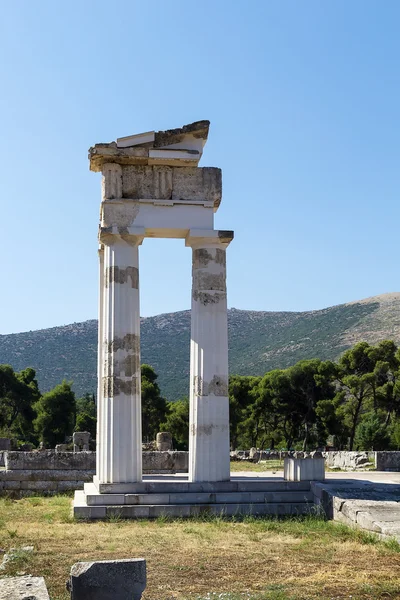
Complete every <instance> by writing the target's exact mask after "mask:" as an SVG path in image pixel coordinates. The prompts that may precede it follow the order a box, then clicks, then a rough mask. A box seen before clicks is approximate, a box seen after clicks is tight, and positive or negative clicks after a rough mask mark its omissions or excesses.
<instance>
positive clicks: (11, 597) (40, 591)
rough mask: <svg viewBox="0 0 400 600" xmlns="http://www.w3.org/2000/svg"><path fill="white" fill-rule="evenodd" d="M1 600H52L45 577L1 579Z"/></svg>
mask: <svg viewBox="0 0 400 600" xmlns="http://www.w3.org/2000/svg"><path fill="white" fill-rule="evenodd" d="M0 598H1V600H50V597H49V594H48V592H47V587H46V584H45V582H44V579H43V577H31V576H30V575H29V576H27V577H6V578H4V579H0Z"/></svg>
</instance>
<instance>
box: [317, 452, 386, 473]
mask: <svg viewBox="0 0 400 600" xmlns="http://www.w3.org/2000/svg"><path fill="white" fill-rule="evenodd" d="M375 454H376V453H375V452H348V451H346V450H343V451H337V452H336V451H330V452H323V453H322V455H323V457H324V458H325V463H326V466H327V467H330V468H337V469H344V470H356V469H363V468H364V469H365V468H366V467H368V466H371V464H372V466H375Z"/></svg>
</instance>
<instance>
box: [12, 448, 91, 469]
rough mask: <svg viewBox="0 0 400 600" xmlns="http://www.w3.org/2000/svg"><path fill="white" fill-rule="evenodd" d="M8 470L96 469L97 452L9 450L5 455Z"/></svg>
mask: <svg viewBox="0 0 400 600" xmlns="http://www.w3.org/2000/svg"><path fill="white" fill-rule="evenodd" d="M5 466H6V469H7V470H10V471H11V470H35V469H36V470H37V469H43V470H64V469H75V470H79V471H81V470H82V471H88V470H94V469H95V468H96V453H95V452H75V453H71V452H55V450H44V451H42V452H16V451H15V452H7V454H6V457H5Z"/></svg>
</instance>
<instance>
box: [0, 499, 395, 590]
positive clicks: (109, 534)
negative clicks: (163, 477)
mask: <svg viewBox="0 0 400 600" xmlns="http://www.w3.org/2000/svg"><path fill="white" fill-rule="evenodd" d="M70 515H71V497H66V496H58V497H54V498H42V497H32V498H25V499H22V500H10V499H5V498H1V499H0V548H1V549H2V551H9V550H10V548H12V547H13V548H17V549H18V550H17V552H16V555H15V560H13V561H11V562H10V563H8V564H7V567H6V570H5V571H2V572H1V573H2V574H4V575H16V574H17V573H21V574H22V573H31V574H33V575H43V576H44V577H45V579H46V582H47V585H48V588H49V592H50V595H51V598H52V600H67V598H68V597H69V596H68V594H67V592H66V591H65V581H66V579H67V577H68V573H69V569H70V567H71V565H72V564H73V563H75V562H77V561H79V560H84V561H85V560H105V559H113V558H128V557H131V558H132V557H144V558H146V560H147V574H148V586H147V589H146V592H145V596H144V600H171V599H173V598H174V599H179V600H183V599H185V600H186V599H192V600H197V599H200V598H202V599H203V598H206V599H210V600H212V599H214V598H215V600H217V597H218V596H217V595H219V594H221V593H222V594H224V593H225V594H227V595H224V596H222V598H225V600H245V599H249V598H250V599H252V600H317V599H318V600H332V599H334V600H339V599H342V600H344V599H349V598H351V599H352V600H367V599H368V600H369V599H378V598H379V599H382V598H391V599H395V598H397V599H400V568H399V567H400V547H399V545H398V544H397V543H396V542H385V543H384V542H381V541H378V540H377V539H376V538H375V537H373V536H371V535H369V534H367V533H365V532H360V531H353V530H350V529H348V528H347V527H345V526H342V525H340V524H336V523H332V522H325V521H324V520H322V519H320V518H317V517H308V518H302V519H292V520H285V521H278V520H268V519H254V518H247V519H244V520H243V521H234V520H231V521H226V520H224V519H221V518H213V519H208V520H203V521H202V520H186V521H184V520H182V521H174V522H172V521H171V522H170V521H168V520H165V519H158V520H156V521H122V520H118V519H111V520H108V521H105V522H90V523H85V522H79V521H74V520H73V519H72V518H71V516H70ZM27 545H33V546H34V551H33V552H23V551H21V550H20V548H21V547H23V546H27Z"/></svg>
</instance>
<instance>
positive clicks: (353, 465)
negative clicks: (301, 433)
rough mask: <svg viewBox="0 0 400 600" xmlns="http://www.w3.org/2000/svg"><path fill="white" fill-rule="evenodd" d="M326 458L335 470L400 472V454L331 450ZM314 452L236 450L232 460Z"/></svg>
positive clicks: (301, 454) (270, 458)
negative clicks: (367, 469)
mask: <svg viewBox="0 0 400 600" xmlns="http://www.w3.org/2000/svg"><path fill="white" fill-rule="evenodd" d="M321 454H322V456H323V457H324V458H325V462H326V466H327V467H328V468H331V469H332V468H333V469H335V468H336V469H341V470H344V471H346V470H348V471H357V470H362V469H366V468H371V467H372V468H375V469H376V470H377V471H400V452H394V451H379V452H367V451H365V452H364V451H362V452H349V451H348V450H340V451H339V450H337V451H336V450H331V451H329V452H322V453H318V456H321ZM314 455H315V453H314V452H300V451H286V450H285V451H282V452H279V451H276V450H258V449H256V448H251V449H250V450H235V451H234V452H231V460H238V461H241V460H243V461H249V462H260V461H267V460H282V461H283V460H284V459H285V458H313V456H314Z"/></svg>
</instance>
